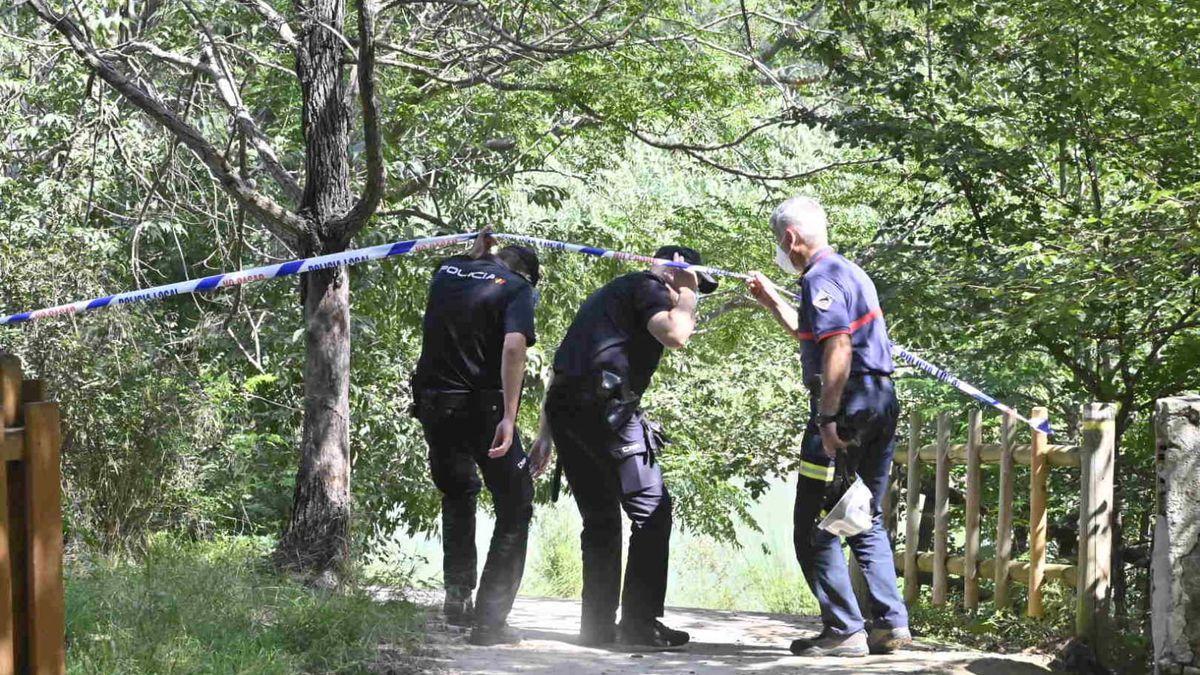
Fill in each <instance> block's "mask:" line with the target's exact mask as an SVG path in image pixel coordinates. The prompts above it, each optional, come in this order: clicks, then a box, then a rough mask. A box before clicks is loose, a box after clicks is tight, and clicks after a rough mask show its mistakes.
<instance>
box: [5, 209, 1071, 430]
mask: <svg viewBox="0 0 1200 675" xmlns="http://www.w3.org/2000/svg"><path fill="white" fill-rule="evenodd" d="M476 236H478V234H477V233H475V232H468V233H463V234H452V235H446V236H442V237H426V238H423V239H410V240H408V241H398V242H395V243H392V244H382V245H380V246H372V247H369V248H360V249H354V250H350V251H342V252H341V253H330V254H328V255H321V256H316V257H312V258H301V259H299V260H292V261H289V262H285V263H278V264H275V265H265V266H263V267H253V268H250V269H246V270H240V271H237V272H230V273H227V274H214V275H212V276H207V277H203V278H200V279H190V280H188V281H180V282H177V283H173V284H166V285H163V286H154V287H152V288H143V289H140V290H136V291H127V292H125V293H118V294H116V295H108V296H102V297H99V298H93V299H91V300H80V301H79V302H73V303H69V304H65V305H58V306H55V307H46V308H44V309H38V310H34V311H30V312H20V313H18V314H10V315H8V316H3V317H0V326H3V325H8V324H15V323H22V322H25V321H35V320H37V319H45V318H49V317H54V316H63V315H67V314H81V313H83V312H90V311H93V310H97V309H103V308H105V307H111V306H114V305H128V304H131V303H135V302H143V301H146V300H161V299H163V298H169V297H172V296H176V295H185V294H188V293H202V292H207V291H215V290H218V289H222V288H229V287H232V286H239V285H241V284H246V283H250V282H253V281H263V280H265V279H275V278H278V277H286V276H292V275H295V274H303V273H304V272H312V271H315V270H321V269H327V268H330V267H341V266H348V265H357V264H359V263H363V262H367V261H369V260H379V259H381V258H390V257H393V256H399V255H405V254H408V253H417V252H419V251H427V250H430V249H435V248H442V247H445V246H451V245H453V244H459V243H465V242H467V241H470V240H472V239H474V238H475V237H476ZM492 236H493V237H495V238H496V239H505V240H509V241H514V242H519V243H523V244H529V245H532V246H538V247H541V248H549V249H554V250H558V251H568V252H572V253H582V254H585V255H591V256H595V257H598V258H613V259H616V260H628V261H631V262H639V263H644V264H650V265H667V266H669V267H678V268H681V269H695V270H696V271H704V272H708V273H710V274H712V275H714V276H722V277H731V278H734V279H749V278H750V275H748V274H742V273H739V272H730V271H729V270H723V269H720V268H717V267H708V266H707V265H690V264H688V263H684V262H676V261H674V260H662V259H659V258H653V257H651V256H644V255H638V254H636V253H625V252H622V251H612V250H609V249H604V248H598V247H594V246H582V245H579V244H568V243H566V242H561V241H554V240H552V239H541V238H538V237H529V236H524V235H517V234H501V233H493V234H492ZM776 288H778V290H780V291H782V292H783V293H786V294H787V295H788V296H790V297H792V298H793V299H798V296H797V295H796V294H795V293H792V292H790V291H788V290H786V289H783V288H779V287H778V286H776ZM892 351H893V353H894V354H895V355H896V356H897V357H899V358H900V359H902V360H903V361H905V362H907V363H909V364H911V365H913V366H915V367H916V368H919V369H920V370H922V371H924V372H926V373H928V374H930V375H932V376H934V377H936V378H937V379H938V380H940V381H941V382H945V383H946V384H948V385H950V386H952V387H954V388H955V389H957V390H959V391H961V392H962V393H964V394H966V395H968V396H970V397H971V398H974V399H975V400H977V401H980V402H981V403H985V404H987V405H989V406H992V407H993V408H995V409H997V410H999V411H1000V412H1003V413H1005V414H1007V415H1012V416H1013V417H1016V418H1017V419H1019V420H1021V421H1022V422H1025V423H1026V424H1028V425H1029V426H1031V427H1033V428H1034V429H1035V430H1037V431H1039V432H1042V433H1045V434H1050V433H1052V431H1051V429H1050V422H1049V420H1047V419H1042V418H1038V419H1032V420H1031V419H1028V418H1026V417H1024V416H1023V415H1021V414H1020V413H1018V412H1017V411H1016V410H1013V409H1012V408H1010V407H1009V406H1006V405H1004V404H1003V403H1001V402H1000V401H997V400H996V399H995V398H993V397H991V396H989V395H987V394H985V393H984V392H982V391H980V390H979V389H978V388H976V387H974V386H973V385H971V384H968V383H966V382H963V381H962V380H960V379H958V378H957V377H955V376H954V375H952V374H950V373H949V372H947V371H945V370H943V369H942V368H939V367H937V366H935V365H933V364H932V363H929V362H928V361H926V360H924V359H922V358H920V357H918V356H916V355H914V354H912V353H911V352H909V351H908V350H906V349H904V348H903V347H901V346H899V345H896V344H893V345H892Z"/></svg>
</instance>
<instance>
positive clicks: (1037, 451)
mask: <svg viewBox="0 0 1200 675" xmlns="http://www.w3.org/2000/svg"><path fill="white" fill-rule="evenodd" d="M1048 414H1049V411H1047V410H1046V409H1045V408H1034V409H1033V413H1032V414H1031V415H1030V417H1031V418H1032V419H1037V418H1039V417H1041V418H1044V417H1046V416H1047V415H1048ZM1047 443H1048V440H1047V438H1046V434H1044V433H1042V432H1040V431H1034V432H1033V439H1032V443H1031V449H1030V454H1029V605H1028V607H1027V608H1026V614H1028V615H1029V616H1032V617H1041V616H1043V615H1044V613H1045V612H1044V610H1043V609H1042V583H1043V582H1044V580H1045V579H1044V577H1045V572H1046V479H1047V478H1048V477H1049V473H1050V472H1049V469H1050V465H1049V464H1047V463H1046V445H1047Z"/></svg>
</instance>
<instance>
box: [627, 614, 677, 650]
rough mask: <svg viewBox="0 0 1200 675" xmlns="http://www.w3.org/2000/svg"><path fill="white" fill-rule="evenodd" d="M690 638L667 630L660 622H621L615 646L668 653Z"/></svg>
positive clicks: (675, 631)
mask: <svg viewBox="0 0 1200 675" xmlns="http://www.w3.org/2000/svg"><path fill="white" fill-rule="evenodd" d="M689 640H691V636H690V635H688V634H687V633H685V632H683V631H681V630H674V629H672V628H667V627H666V626H664V625H663V623H662V622H661V621H657V620H650V621H621V625H620V626H619V627H618V628H617V644H618V645H619V646H621V647H623V648H625V649H629V650H632V651H668V650H671V649H678V648H680V647H682V646H683V645H685V644H687V643H688V641H689Z"/></svg>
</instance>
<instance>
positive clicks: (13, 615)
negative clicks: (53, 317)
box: [0, 355, 28, 673]
mask: <svg viewBox="0 0 1200 675" xmlns="http://www.w3.org/2000/svg"><path fill="white" fill-rule="evenodd" d="M21 381H22V378H21V361H20V360H19V359H17V358H16V357H14V356H7V355H2V356H0V434H3V433H4V428H6V427H9V428H11V427H15V426H19V425H20V424H21V417H22V408H21ZM0 465H3V466H4V470H3V474H4V475H3V476H2V478H3V487H0V498H2V499H3V500H4V505H3V506H2V507H0V510H2V511H3V512H4V519H3V521H0V523H2V524H3V528H4V531H3V535H2V536H3V539H4V542H3V544H0V546H2V547H3V548H4V558H5V563H4V564H3V566H2V567H0V577H2V578H3V581H2V582H0V586H3V588H2V589H0V613H3V614H4V618H3V619H0V626H3V628H0V641H4V642H5V643H6V647H7V648H6V649H2V650H0V663H2V664H3V666H7V668H6V669H5V670H4V672H9V673H13V672H24V670H23V667H22V666H23V663H24V651H25V650H24V645H25V636H26V635H27V632H28V631H27V630H26V626H25V623H24V617H25V583H24V576H23V574H22V571H23V570H24V569H25V566H24V564H23V563H24V561H23V560H21V559H20V558H18V556H20V555H21V553H22V551H23V550H24V541H25V532H24V529H23V528H22V523H23V522H24V521H23V520H22V518H21V509H22V508H23V505H21V504H20V503H14V498H15V497H18V496H19V495H20V494H21V478H20V475H19V474H20V471H19V468H20V467H21V465H22V463H21V462H14V463H13V466H14V467H17V468H18V471H15V472H14V471H9V465H8V462H3V461H0ZM14 474H18V475H14ZM14 488H15V490H14Z"/></svg>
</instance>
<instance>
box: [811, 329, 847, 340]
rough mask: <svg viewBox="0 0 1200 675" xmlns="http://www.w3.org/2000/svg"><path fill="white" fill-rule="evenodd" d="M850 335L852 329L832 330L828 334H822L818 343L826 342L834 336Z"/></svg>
mask: <svg viewBox="0 0 1200 675" xmlns="http://www.w3.org/2000/svg"><path fill="white" fill-rule="evenodd" d="M849 334H850V329H848V328H839V329H837V330H831V331H829V332H828V333H824V334H822V335H821V336H820V337H818V338H817V342H824V341H825V340H827V339H829V338H831V337H833V336H834V335H849Z"/></svg>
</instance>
